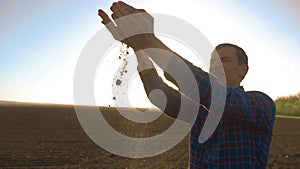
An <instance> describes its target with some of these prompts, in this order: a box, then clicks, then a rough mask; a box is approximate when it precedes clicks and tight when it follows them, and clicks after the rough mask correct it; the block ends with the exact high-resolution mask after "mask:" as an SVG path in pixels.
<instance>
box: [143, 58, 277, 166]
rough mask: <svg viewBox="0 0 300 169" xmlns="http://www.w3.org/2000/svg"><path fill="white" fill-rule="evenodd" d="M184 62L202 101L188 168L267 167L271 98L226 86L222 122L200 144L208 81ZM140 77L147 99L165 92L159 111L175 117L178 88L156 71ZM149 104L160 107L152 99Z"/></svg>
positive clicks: (191, 136) (271, 123) (194, 127)
mask: <svg viewBox="0 0 300 169" xmlns="http://www.w3.org/2000/svg"><path fill="white" fill-rule="evenodd" d="M185 62H186V64H187V65H188V66H189V68H190V69H191V71H192V72H193V74H194V77H195V79H196V81H197V83H198V89H195V90H199V93H200V100H201V102H200V104H201V105H200V104H199V105H200V106H199V112H198V115H197V119H196V121H195V123H194V124H193V125H192V128H191V131H190V163H189V165H190V168H209V169H211V168H229V169H233V168H238V169H243V168H245V169H249V168H266V165H267V162H268V155H269V149H270V142H271V137H272V132H273V125H274V121H275V105H274V102H273V101H272V99H271V98H269V97H268V96H267V95H266V94H264V93H261V92H258V91H252V92H245V91H244V89H243V87H238V88H231V87H227V91H226V92H227V93H226V102H225V108H224V112H223V115H222V118H221V121H220V122H219V124H218V126H217V128H216V130H215V131H214V133H213V134H212V136H211V137H210V138H209V139H208V140H207V141H205V142H204V143H199V142H198V139H199V134H200V132H201V130H202V127H203V125H204V123H205V120H206V117H207V115H208V113H209V111H208V110H207V108H209V105H210V97H211V84H210V82H211V81H210V79H209V76H208V74H207V73H206V72H204V71H202V70H201V69H200V68H198V67H196V66H194V65H192V64H191V63H189V62H187V61H185ZM171 65H172V64H171ZM173 66H175V67H176V65H174V64H173ZM165 76H166V78H167V79H168V80H170V81H172V82H173V83H174V84H176V82H174V79H172V78H171V77H170V75H168V74H166V73H165ZM140 77H141V79H142V82H143V84H144V88H145V91H146V93H147V95H148V96H149V93H150V92H151V91H152V90H153V89H161V90H162V91H164V93H165V95H166V97H167V104H166V107H164V108H162V109H163V111H164V112H165V113H166V114H167V115H170V114H171V116H173V117H174V115H173V114H174V112H177V113H178V111H179V109H180V101H181V99H180V98H181V95H182V93H181V92H179V91H180V89H179V91H177V90H174V89H173V88H171V87H169V86H168V85H166V84H165V83H164V82H163V81H162V79H161V78H160V77H159V76H158V74H157V72H156V70H155V69H147V70H144V71H142V72H140ZM183 78H184V77H183ZM176 85H177V84H176ZM177 86H178V85H177ZM191 90H193V89H191ZM183 94H184V93H183ZM150 101H151V102H152V103H153V104H155V105H159V104H156V103H157V102H156V101H155V100H153V99H152V100H151V99H150ZM158 107H159V106H158ZM186 113H188V112H186ZM175 114H176V113H175Z"/></svg>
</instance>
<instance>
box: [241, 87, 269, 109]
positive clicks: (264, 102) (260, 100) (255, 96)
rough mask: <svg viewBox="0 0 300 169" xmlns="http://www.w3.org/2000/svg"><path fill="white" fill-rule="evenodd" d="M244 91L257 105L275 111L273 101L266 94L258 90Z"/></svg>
mask: <svg viewBox="0 0 300 169" xmlns="http://www.w3.org/2000/svg"><path fill="white" fill-rule="evenodd" d="M246 93H247V95H248V97H249V98H250V100H251V101H252V102H257V104H258V105H260V106H262V107H264V108H266V109H269V110H270V111H272V112H275V103H274V101H273V99H272V98H271V97H270V96H268V95H267V94H265V93H263V92H260V91H247V92H246Z"/></svg>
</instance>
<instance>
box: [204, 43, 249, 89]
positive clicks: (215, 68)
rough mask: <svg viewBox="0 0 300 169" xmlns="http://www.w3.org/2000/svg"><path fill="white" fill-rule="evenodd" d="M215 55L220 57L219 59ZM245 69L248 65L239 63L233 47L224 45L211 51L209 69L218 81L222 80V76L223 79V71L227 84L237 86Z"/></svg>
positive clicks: (245, 71)
mask: <svg viewBox="0 0 300 169" xmlns="http://www.w3.org/2000/svg"><path fill="white" fill-rule="evenodd" d="M217 57H220V60H218V58H217ZM222 69H224V71H223V70H222ZM247 70H248V66H247V65H246V64H241V65H240V64H239V61H238V56H237V53H236V49H235V48H234V47H224V48H221V49H219V50H218V51H214V52H213V53H212V57H211V60H210V69H209V71H210V72H211V73H212V74H214V75H215V76H217V78H218V79H219V80H220V81H222V78H223V79H224V73H225V77H226V84H227V86H230V87H233V88H235V87H239V86H240V82H241V81H242V78H243V76H244V75H245V74H246V73H247Z"/></svg>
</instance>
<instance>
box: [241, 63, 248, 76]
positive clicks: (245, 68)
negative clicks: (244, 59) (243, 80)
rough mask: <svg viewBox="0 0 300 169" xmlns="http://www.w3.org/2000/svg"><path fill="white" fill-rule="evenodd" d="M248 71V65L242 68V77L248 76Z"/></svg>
mask: <svg viewBox="0 0 300 169" xmlns="http://www.w3.org/2000/svg"><path fill="white" fill-rule="evenodd" d="M248 70H249V66H248V64H243V65H242V66H241V74H240V75H239V76H240V77H245V76H246V74H247V73H248Z"/></svg>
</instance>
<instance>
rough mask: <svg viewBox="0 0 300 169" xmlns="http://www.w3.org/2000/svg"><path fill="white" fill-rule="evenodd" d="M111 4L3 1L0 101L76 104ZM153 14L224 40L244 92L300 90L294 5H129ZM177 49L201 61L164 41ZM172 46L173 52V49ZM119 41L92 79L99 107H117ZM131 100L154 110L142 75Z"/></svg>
mask: <svg viewBox="0 0 300 169" xmlns="http://www.w3.org/2000/svg"><path fill="white" fill-rule="evenodd" d="M113 2H114V1H109V0H89V1H80V0H43V1H40V0H24V1H20V0H2V1H1V0H0V21H1V27H0V36H1V38H0V79H1V83H0V99H1V100H12V101H23V102H42V103H61V104H73V77H74V71H75V68H76V64H77V61H78V58H79V56H80V54H81V51H82V50H83V48H84V47H85V45H86V44H87V43H88V41H89V40H90V39H91V38H92V37H93V36H94V35H95V34H96V33H97V32H98V31H99V30H101V29H105V28H104V26H103V25H102V24H101V19H100V18H99V17H98V15H97V10H98V9H99V8H102V9H103V10H105V11H107V12H110V11H109V7H110V5H111V4H112V3H113ZM125 2H127V3H129V4H130V5H133V6H135V7H137V8H144V9H146V11H147V12H150V13H161V14H168V15H172V16H175V17H178V18H180V19H183V20H185V21H187V22H189V23H190V24H192V25H194V26H195V27H196V28H197V29H199V30H200V31H201V32H202V33H203V34H204V35H205V36H206V37H207V39H208V40H209V41H210V43H211V44H212V45H213V46H216V45H217V44H220V43H224V42H229V43H234V44H237V45H239V46H241V47H242V48H243V49H244V50H245V51H246V53H247V54H248V57H249V67H250V69H249V72H248V75H247V76H246V78H245V79H244V81H243V82H242V85H243V87H244V88H245V90H247V91H251V90H258V91H262V92H264V93H266V94H268V95H269V96H270V97H271V98H272V99H276V98H278V97H280V96H286V95H290V94H295V93H298V92H300V78H299V77H300V67H299V66H298V64H299V63H300V57H299V56H300V48H299V46H300V31H299V29H300V21H299V19H298V17H300V13H299V12H298V9H297V6H299V5H300V3H299V2H297V1H295V0H277V1H274V0H272V1H271V0H252V1H240V0H226V1H223V0H214V1H209V0H185V1H175V0H172V1H171V0H164V1H156V0H152V1H150V0H148V1H146V0H128V1H125ZM161 38H162V39H163V41H164V42H165V43H166V44H167V45H169V46H170V47H171V48H172V47H173V48H174V50H175V51H176V52H178V53H179V54H181V55H182V56H183V57H185V58H187V59H188V60H190V61H192V62H193V63H195V64H196V65H198V66H200V67H201V66H203V65H201V64H200V63H198V61H197V60H195V58H193V56H191V55H192V54H189V51H187V49H186V48H185V47H184V45H182V44H180V43H179V42H174V39H173V40H172V39H168V38H166V37H161ZM173 48H172V49H173ZM118 50H119V44H118V43H117V42H116V45H115V47H114V48H113V49H111V50H108V54H107V56H105V59H104V60H103V62H102V63H103V64H99V67H98V70H97V75H96V77H95V83H94V84H95V88H94V91H95V93H94V94H95V99H96V102H97V104H98V105H103V106H107V105H114V104H115V102H114V101H115V100H114V99H112V98H113V92H112V87H111V86H112V84H113V83H114V74H115V72H117V69H118V67H120V64H122V62H121V61H120V60H119V59H118V55H119V54H118V52H119V51H118ZM128 91H129V94H128V97H129V100H130V103H131V105H130V106H135V107H149V106H151V105H150V103H149V101H148V100H147V98H146V95H145V94H144V91H143V88H142V84H141V82H140V80H139V77H138V76H137V75H135V78H134V79H132V80H131V81H130V85H129V89H128Z"/></svg>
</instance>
